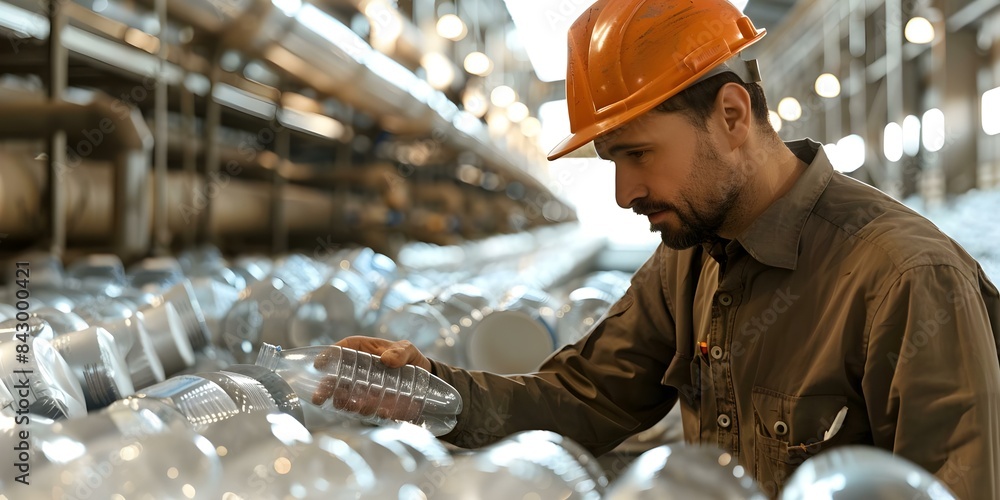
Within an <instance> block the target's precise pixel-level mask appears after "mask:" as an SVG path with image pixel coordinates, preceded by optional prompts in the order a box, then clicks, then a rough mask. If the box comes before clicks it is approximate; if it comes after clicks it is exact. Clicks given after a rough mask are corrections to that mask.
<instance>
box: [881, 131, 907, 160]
mask: <svg viewBox="0 0 1000 500" xmlns="http://www.w3.org/2000/svg"><path fill="white" fill-rule="evenodd" d="M882 153H884V154H885V159H886V160H889V161H899V159H900V158H902V157H903V127H901V126H900V125H899V124H898V123H896V122H892V123H890V124H888V125H886V126H885V132H883V134H882Z"/></svg>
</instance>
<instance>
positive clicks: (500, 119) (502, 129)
mask: <svg viewBox="0 0 1000 500" xmlns="http://www.w3.org/2000/svg"><path fill="white" fill-rule="evenodd" d="M486 126H487V128H488V129H489V131H490V134H491V135H493V136H501V135H504V134H506V133H507V131H508V130H510V120H508V119H507V115H506V114H505V113H504V112H503V111H501V110H498V109H494V110H493V111H491V112H490V113H489V115H487V116H486Z"/></svg>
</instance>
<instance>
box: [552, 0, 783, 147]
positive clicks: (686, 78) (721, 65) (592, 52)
mask: <svg viewBox="0 0 1000 500" xmlns="http://www.w3.org/2000/svg"><path fill="white" fill-rule="evenodd" d="M764 34H765V30H763V29H762V30H758V29H756V28H755V27H754V25H753V22H751V21H750V18H748V17H746V16H744V15H743V13H742V12H740V11H739V9H737V8H736V7H735V6H734V5H733V4H731V3H729V2H728V1H727V0H598V1H597V2H596V3H595V4H594V5H592V6H591V7H590V8H589V9H588V10H586V11H585V12H584V13H583V15H581V16H580V17H579V18H578V19H577V20H576V21H575V22H574V23H573V26H572V27H570V30H569V52H568V59H569V63H568V66H567V68H566V100H567V103H568V106H569V123H570V132H571V133H570V136H569V137H567V138H566V139H563V141H562V142H560V143H559V145H557V146H556V147H555V149H553V150H552V152H551V153H549V160H555V159H556V158H559V157H561V156H563V155H565V154H567V153H569V152H571V151H573V150H575V149H577V148H579V147H581V146H583V145H585V144H587V143H588V142H590V141H592V140H594V139H595V138H596V137H598V136H599V135H601V134H604V133H605V132H608V131H610V130H613V129H615V128H616V127H619V126H621V125H623V124H625V123H627V122H629V121H630V120H632V119H634V118H636V117H638V116H639V115H642V114H643V113H646V112H647V111H649V110H651V109H653V108H654V107H656V106H657V105H659V104H660V103H662V102H663V101H665V100H667V99H669V98H670V97H672V96H673V95H675V94H677V93H678V92H680V91H681V90H684V89H685V88H687V87H688V86H690V85H691V84H693V83H695V82H697V81H699V80H700V79H703V78H707V77H708V76H711V75H714V74H718V73H721V72H723V71H733V72H735V73H736V74H738V75H740V77H741V78H742V79H743V80H744V81H745V82H747V81H748V80H747V79H748V78H751V79H752V81H758V80H759V76H758V75H757V74H756V64H755V63H754V62H752V61H751V63H752V67H750V68H747V67H746V63H745V62H743V61H740V60H739V56H738V55H737V54H738V53H739V52H740V51H741V50H743V49H745V48H747V47H748V46H750V45H751V44H752V43H754V42H756V41H757V40H760V39H761V38H763V37H764ZM730 59H736V61H735V62H730V64H726V62H727V61H729V60H730Z"/></svg>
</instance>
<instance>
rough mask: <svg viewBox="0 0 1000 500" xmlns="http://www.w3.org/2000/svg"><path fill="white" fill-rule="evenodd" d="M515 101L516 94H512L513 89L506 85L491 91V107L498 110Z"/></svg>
mask: <svg viewBox="0 0 1000 500" xmlns="http://www.w3.org/2000/svg"><path fill="white" fill-rule="evenodd" d="M516 100H517V93H515V92H514V89H512V88H510V87H508V86H506V85H501V86H499V87H497V88H495V89H493V92H490V101H492V102H493V105H494V106H496V107H498V108H506V107H507V106H510V105H511V104H513V103H514V101H516Z"/></svg>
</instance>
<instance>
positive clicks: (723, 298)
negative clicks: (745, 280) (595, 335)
mask: <svg viewBox="0 0 1000 500" xmlns="http://www.w3.org/2000/svg"><path fill="white" fill-rule="evenodd" d="M719 303H720V304H722V305H724V306H728V305H730V304H732V303H733V296H732V295H729V294H728V293H720V294H719Z"/></svg>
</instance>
